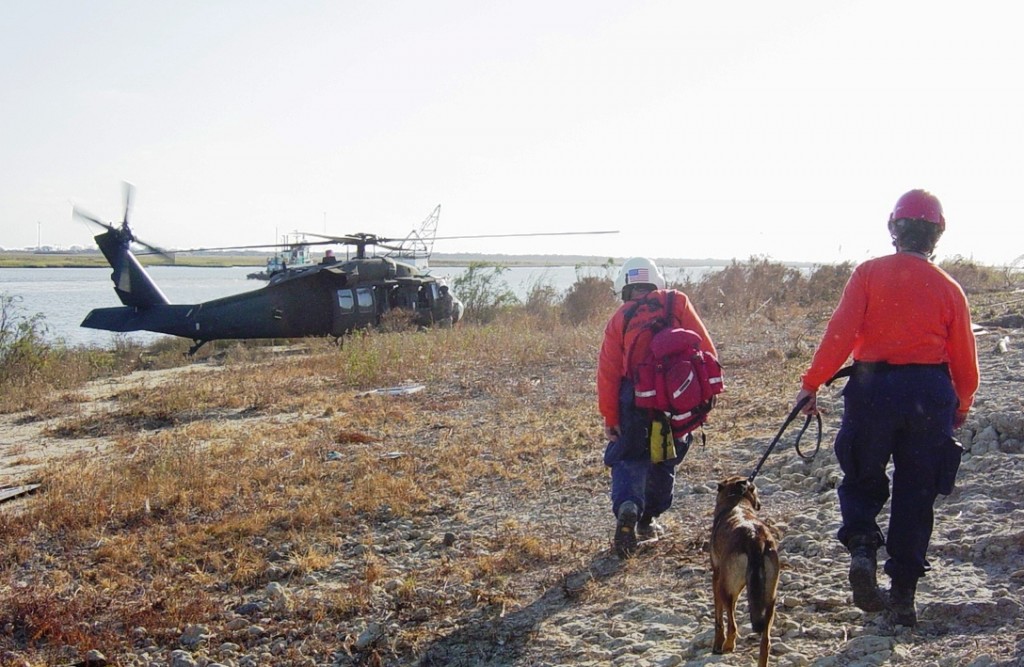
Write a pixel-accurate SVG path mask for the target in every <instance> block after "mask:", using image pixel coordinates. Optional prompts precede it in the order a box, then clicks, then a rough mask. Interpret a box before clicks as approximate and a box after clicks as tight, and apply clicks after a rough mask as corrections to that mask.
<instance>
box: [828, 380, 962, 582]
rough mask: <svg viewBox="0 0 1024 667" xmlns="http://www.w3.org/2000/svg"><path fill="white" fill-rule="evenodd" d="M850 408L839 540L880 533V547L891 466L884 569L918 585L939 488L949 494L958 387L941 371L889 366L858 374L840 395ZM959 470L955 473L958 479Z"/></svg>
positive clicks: (838, 448)
mask: <svg viewBox="0 0 1024 667" xmlns="http://www.w3.org/2000/svg"><path fill="white" fill-rule="evenodd" d="M843 398H844V404H845V411H844V413H843V421H842V425H841V427H840V429H839V434H838V435H837V436H836V442H835V452H836V457H837V458H838V459H839V465H840V467H841V468H842V470H843V481H842V483H841V484H840V486H839V506H840V510H841V511H842V515H843V525H842V527H841V528H840V529H839V534H838V538H839V540H840V541H841V542H842V543H843V544H844V545H848V544H849V540H850V538H851V537H852V536H854V535H875V536H877V539H878V540H879V543H880V544H881V543H883V542H882V539H883V534H882V530H881V528H879V526H878V522H877V518H878V514H879V513H880V512H881V510H882V507H883V506H884V505H885V502H886V500H888V499H889V477H888V475H887V473H886V468H887V466H888V464H889V462H890V460H891V461H892V464H893V474H892V504H891V505H890V508H889V530H888V534H887V535H885V536H884V544H885V545H886V550H887V551H888V553H889V560H888V561H886V563H885V572H886V574H888V575H889V576H890V577H891V578H893V579H895V580H898V581H901V582H915V581H917V579H918V578H920V577H921V576H923V575H924V573H925V572H927V571H928V570H929V569H930V566H929V564H928V560H927V558H926V552H927V550H928V543H929V541H930V540H931V535H932V525H933V521H934V514H933V505H934V503H935V498H936V496H937V495H938V493H939V492H940V491H942V492H944V493H949V492H950V491H951V488H945V486H949V485H951V480H949V481H948V482H946V483H944V480H946V479H947V478H948V477H949V474H950V470H949V468H950V466H953V465H954V463H955V465H959V451H956V454H955V462H954V460H953V457H952V456H951V451H952V450H951V448H954V447H956V448H957V450H958V448H959V446H958V445H957V444H956V443H955V441H954V440H953V418H954V415H955V412H956V407H957V398H956V394H955V393H954V391H953V384H952V381H951V380H950V378H949V374H948V373H947V372H946V370H945V368H943V367H941V366H888V367H884V368H882V369H880V370H868V371H863V370H860V369H858V370H856V371H855V372H854V374H853V376H851V377H850V380H849V381H848V382H847V384H846V388H845V389H844V390H843ZM955 474H956V468H955V467H953V468H952V475H954V476H955Z"/></svg>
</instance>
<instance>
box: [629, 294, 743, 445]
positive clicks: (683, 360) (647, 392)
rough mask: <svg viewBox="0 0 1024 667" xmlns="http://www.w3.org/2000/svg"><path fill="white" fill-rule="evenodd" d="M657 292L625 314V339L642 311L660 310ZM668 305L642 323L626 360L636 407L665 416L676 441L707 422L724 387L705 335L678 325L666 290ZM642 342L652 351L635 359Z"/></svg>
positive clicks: (672, 296)
mask: <svg viewBox="0 0 1024 667" xmlns="http://www.w3.org/2000/svg"><path fill="white" fill-rule="evenodd" d="M656 294H657V293H654V294H652V295H650V296H648V297H647V299H644V300H641V301H639V302H638V303H637V305H636V306H635V307H634V308H633V309H632V310H630V311H629V312H627V313H626V318H625V326H624V327H623V334H624V335H625V331H626V329H627V328H628V327H629V322H630V320H631V319H632V318H633V316H634V315H635V314H636V312H637V311H638V310H639V309H640V308H641V307H644V308H645V310H646V311H649V312H656V311H657V310H658V309H660V308H661V300H660V299H659V298H657V296H655V295H656ZM651 301H653V302H654V303H652V302H651ZM665 301H666V303H665V308H664V312H663V313H662V314H661V315H655V316H653V317H650V318H649V320H648V321H647V322H645V323H643V324H641V325H640V326H641V327H642V329H641V331H640V333H639V334H637V336H636V338H634V340H633V343H632V344H631V346H630V349H629V353H628V357H627V359H628V361H629V369H630V379H631V380H632V381H633V399H634V403H635V405H636V407H638V408H641V409H649V410H652V411H658V412H663V413H665V414H666V415H667V416H668V421H669V424H670V425H671V427H672V435H673V437H674V438H676V439H679V438H682V437H683V436H685V435H686V434H687V433H689V432H690V431H693V430H694V429H697V428H699V427H700V426H702V425H703V424H704V422H706V421H707V418H708V414H709V413H710V412H711V410H712V408H714V407H715V397H716V396H718V394H720V393H722V390H723V389H725V384H724V381H723V378H722V365H721V364H720V363H719V362H718V359H716V358H715V355H713V354H711V353H709V352H705V351H703V350H701V349H700V344H701V343H702V342H703V338H701V336H700V334H698V333H697V332H695V331H691V330H690V329H683V328H680V327H675V326H674V325H675V317H674V310H673V308H674V306H675V291H674V290H669V291H668V292H667V297H666V299H665ZM642 340H645V341H647V352H646V353H645V354H644V355H643V356H642V358H640V359H634V358H633V353H634V351H635V350H636V349H637V346H638V344H639V343H640V342H641V341H642ZM641 349H642V348H641Z"/></svg>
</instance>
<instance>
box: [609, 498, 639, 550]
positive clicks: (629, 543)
mask: <svg viewBox="0 0 1024 667" xmlns="http://www.w3.org/2000/svg"><path fill="white" fill-rule="evenodd" d="M638 514H639V512H638V511H637V508H636V503H634V502H633V501H631V500H627V501H626V502H624V503H622V504H621V505H619V513H618V518H617V520H616V522H615V540H614V543H615V553H617V554H618V555H619V558H628V557H630V556H632V555H633V554H634V553H636V518H637V515H638Z"/></svg>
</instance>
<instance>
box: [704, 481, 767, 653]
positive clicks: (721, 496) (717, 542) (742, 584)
mask: <svg viewBox="0 0 1024 667" xmlns="http://www.w3.org/2000/svg"><path fill="white" fill-rule="evenodd" d="M759 509H761V501H760V500H758V497H757V488H756V487H755V486H754V483H753V482H751V481H748V480H747V478H745V477H729V478H728V479H726V480H724V481H722V482H720V483H719V484H718V498H717V500H716V502H715V519H714V522H713V524H712V527H711V572H712V581H713V585H714V592H715V646H714V652H715V653H730V652H732V651H733V650H734V649H735V648H736V630H737V628H736V602H737V600H738V599H739V595H740V593H741V592H742V591H743V589H744V588H746V589H747V603H748V605H749V606H750V625H751V626H752V627H753V630H754V632H760V633H761V653H760V656H759V657H758V661H757V664H758V667H765V666H766V665H767V664H768V652H769V651H770V650H771V646H772V640H771V634H770V633H771V630H772V620H773V619H774V617H775V590H776V588H777V587H778V584H779V549H778V544H777V543H776V540H775V536H774V535H773V534H772V531H771V529H770V528H769V527H768V525H767V524H765V523H764V522H763V521H761V520H760V519H758V518H757V510H759ZM726 615H727V618H726V617H725V616H726ZM726 622H728V627H727V626H726Z"/></svg>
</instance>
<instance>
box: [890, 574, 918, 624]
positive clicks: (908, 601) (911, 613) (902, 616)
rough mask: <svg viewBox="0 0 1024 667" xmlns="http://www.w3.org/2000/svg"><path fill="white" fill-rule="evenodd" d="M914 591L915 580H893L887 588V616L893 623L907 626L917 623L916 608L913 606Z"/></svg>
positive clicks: (915, 590)
mask: <svg viewBox="0 0 1024 667" xmlns="http://www.w3.org/2000/svg"><path fill="white" fill-rule="evenodd" d="M916 592H917V582H916V581H909V582H907V581H896V580H895V579H894V580H893V582H892V586H891V587H890V588H889V617H890V618H891V619H892V622H893V624H894V625H904V626H906V627H908V628H912V627H914V626H915V625H917V610H916V609H915V608H914V594H915V593H916Z"/></svg>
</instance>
